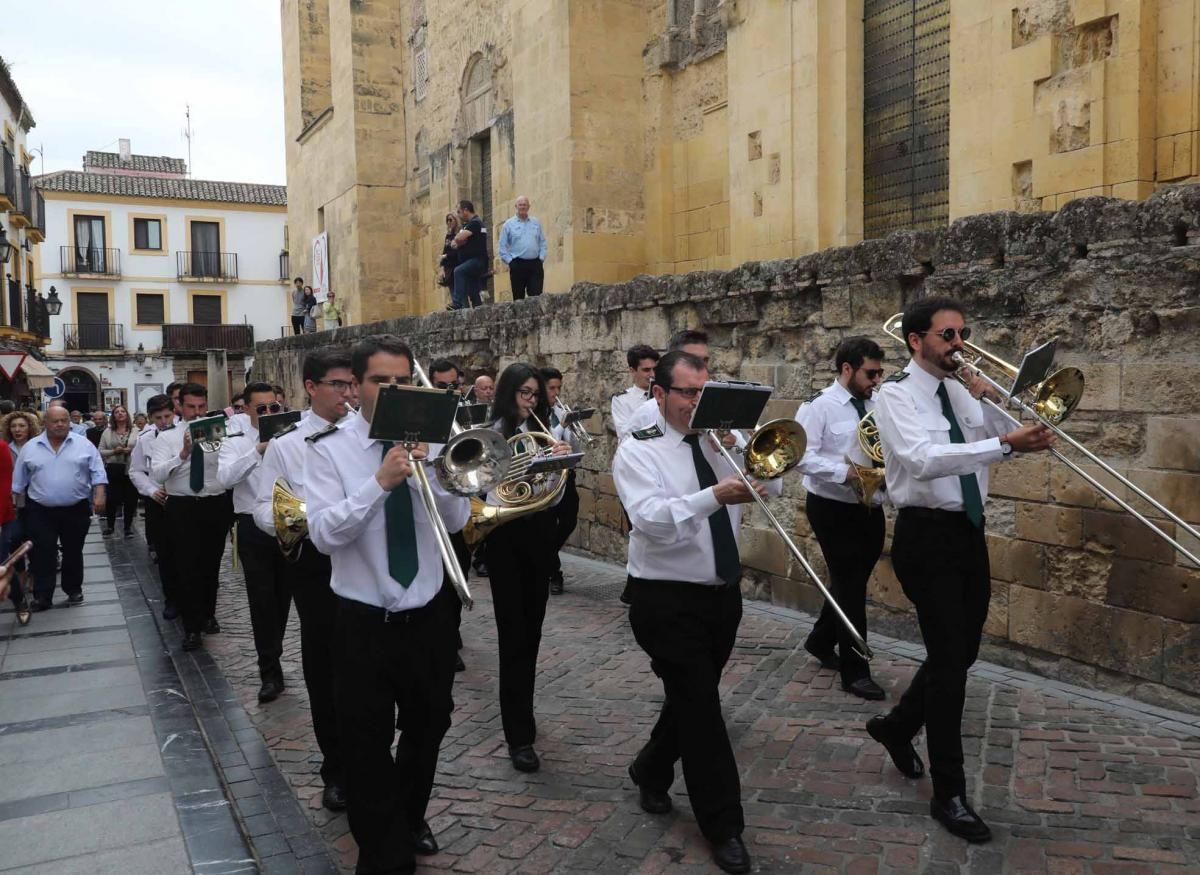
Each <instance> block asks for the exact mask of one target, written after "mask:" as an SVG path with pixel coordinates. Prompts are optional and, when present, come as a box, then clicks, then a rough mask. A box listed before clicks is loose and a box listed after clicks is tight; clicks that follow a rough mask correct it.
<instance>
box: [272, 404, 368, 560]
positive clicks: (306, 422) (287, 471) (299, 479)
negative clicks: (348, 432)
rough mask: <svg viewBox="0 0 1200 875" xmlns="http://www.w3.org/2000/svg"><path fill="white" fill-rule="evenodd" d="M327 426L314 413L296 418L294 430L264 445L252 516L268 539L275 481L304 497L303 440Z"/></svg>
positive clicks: (305, 452) (305, 450)
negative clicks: (281, 479)
mask: <svg viewBox="0 0 1200 875" xmlns="http://www.w3.org/2000/svg"><path fill="white" fill-rule="evenodd" d="M349 415H350V416H354V415H355V414H353V413H351V414H349ZM330 425H332V423H330V422H326V421H325V420H324V419H322V418H321V417H319V416H317V415H316V414H315V413H309V414H308V415H307V416H302V417H301V418H300V422H299V423H297V425H296V427H295V428H294V429H292V430H291V431H289V432H288V433H287V434H282V435H277V436H276V437H274V438H272V439H271V442H270V443H269V444H267V452H266V453H264V454H263V460H262V465H261V466H260V467H261V472H260V473H261V476H260V477H259V478H258V492H257V494H256V495H255V500H254V510H253V513H254V522H255V523H256V524H257V525H258V527H259V528H260V529H262V530H263V531H264V532H266V533H267V534H268V535H272V536H274V535H275V510H274V502H273V499H272V496H273V494H274V490H275V481H276V480H278V479H279V478H280V477H282V478H283V479H284V480H286V481H287V484H288V486H289V487H291V490H292V492H294V493H295V494H296V495H298V496H300V497H301V498H304V497H305V489H304V458H305V456H307V455H308V453H309V449H310V447H311V446H312V444H310V443H309V442H308V441H306V440H305V438H307V437H308V436H309V435H310V434H315V433H316V432H318V431H321V430H322V429H325V428H328V427H329V426H330ZM330 437H332V435H331V436H330Z"/></svg>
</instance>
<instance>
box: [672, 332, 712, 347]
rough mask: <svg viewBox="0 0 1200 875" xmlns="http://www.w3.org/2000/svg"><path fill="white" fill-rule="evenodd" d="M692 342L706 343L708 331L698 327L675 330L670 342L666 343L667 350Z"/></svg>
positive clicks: (688, 344)
mask: <svg viewBox="0 0 1200 875" xmlns="http://www.w3.org/2000/svg"><path fill="white" fill-rule="evenodd" d="M693 343H703V344H705V345H707V344H708V332H707V331H701V330H700V329H699V328H684V329H683V330H682V331H676V332H675V333H674V334H672V335H671V340H670V342H668V343H667V350H668V351H673V350H677V349H679V348H680V347H684V346H690V345H691V344H693Z"/></svg>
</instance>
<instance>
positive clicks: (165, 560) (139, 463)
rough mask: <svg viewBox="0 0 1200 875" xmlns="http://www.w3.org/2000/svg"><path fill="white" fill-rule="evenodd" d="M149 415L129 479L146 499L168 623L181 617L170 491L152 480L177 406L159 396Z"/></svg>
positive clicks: (148, 531) (132, 455) (149, 536)
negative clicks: (155, 456) (158, 446)
mask: <svg viewBox="0 0 1200 875" xmlns="http://www.w3.org/2000/svg"><path fill="white" fill-rule="evenodd" d="M146 413H147V414H148V415H149V416H150V421H149V422H148V423H147V424H146V427H145V428H144V429H142V433H141V434H140V435H139V436H138V439H137V443H135V444H134V445H133V452H132V453H130V454H129V479H130V481H131V482H132V483H133V486H134V488H135V489H137V491H138V492H139V493H141V494H142V495H143V496H145V499H146V502H145V503H146V543H147V545H148V546H149V547H150V553H151V554H152V555H153V557H154V563H155V564H156V565H157V566H158V579H159V581H160V582H161V583H162V591H163V609H162V617H163V619H164V620H174V619H175V618H176V617H178V616H179V598H178V595H177V588H178V584H177V580H176V577H177V575H176V572H175V569H174V565H173V563H172V562H171V545H170V542H169V537H168V535H169V532H168V529H167V491H166V490H165V489H163V486H162V483H160V482H159V481H157V480H155V479H153V478H152V477H151V476H150V453H149V450H150V447H151V445H152V443H153V441H155V440H156V439H157V438H158V435H159V433H160V432H162V431H164V430H166V429H171V428H174V427H175V403H174V402H173V401H172V400H171V396H170V395H165V394H164V395H155V396H154V397H152V398H151V399H150V400H149V401H147V402H146Z"/></svg>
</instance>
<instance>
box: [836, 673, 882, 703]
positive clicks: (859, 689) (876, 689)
mask: <svg viewBox="0 0 1200 875" xmlns="http://www.w3.org/2000/svg"><path fill="white" fill-rule="evenodd" d="M842 689H843V690H845V691H846V692H847V693H850V694H851V695H854V696H858V697H859V698H860V699H869V700H870V701H872V702H878V701H879V700H880V699H884V698H887V694H886V693H885V692H884V691H883V687H881V686H879V684H877V683H875V681H873V680H871V679H870V678H859V679H858V680H856V681H851V682H850V683H846V682H845V681H842Z"/></svg>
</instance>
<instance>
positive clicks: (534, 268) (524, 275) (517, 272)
mask: <svg viewBox="0 0 1200 875" xmlns="http://www.w3.org/2000/svg"><path fill="white" fill-rule="evenodd" d="M508 274H509V279H510V280H511V281H512V295H513V300H514V301H521V300H524V299H525V295H526V294H528V295H529V297H531V298H536V297H537V296H538V295H540V294H541V293H542V282H543V280H544V279H545V271H544V270H543V269H542V260H541V259H540V258H514V259H513V260H512V261H510V262H509V263H508Z"/></svg>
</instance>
